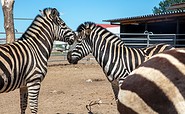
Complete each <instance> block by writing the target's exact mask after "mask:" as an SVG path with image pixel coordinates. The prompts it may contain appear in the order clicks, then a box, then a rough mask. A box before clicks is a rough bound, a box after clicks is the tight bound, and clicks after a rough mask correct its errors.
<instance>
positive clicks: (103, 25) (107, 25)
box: [96, 24, 120, 28]
mask: <svg viewBox="0 0 185 114" xmlns="http://www.w3.org/2000/svg"><path fill="white" fill-rule="evenodd" d="M96 25H98V26H101V27H103V28H112V27H119V26H120V25H110V24H96Z"/></svg>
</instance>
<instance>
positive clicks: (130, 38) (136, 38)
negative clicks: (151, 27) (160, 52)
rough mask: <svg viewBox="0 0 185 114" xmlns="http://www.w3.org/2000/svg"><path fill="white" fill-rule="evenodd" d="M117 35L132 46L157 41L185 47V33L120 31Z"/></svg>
mask: <svg viewBox="0 0 185 114" xmlns="http://www.w3.org/2000/svg"><path fill="white" fill-rule="evenodd" d="M117 35H118V36H119V37H120V38H121V39H122V40H123V41H124V43H125V45H126V46H130V47H146V46H150V45H153V44H156V43H167V44H171V45H172V46H174V47H185V34H153V33H120V34H117Z"/></svg>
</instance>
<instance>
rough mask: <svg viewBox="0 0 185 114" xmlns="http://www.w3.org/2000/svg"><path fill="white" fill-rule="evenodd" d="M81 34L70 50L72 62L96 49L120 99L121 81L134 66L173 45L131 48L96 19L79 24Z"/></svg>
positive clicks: (97, 58)
mask: <svg viewBox="0 0 185 114" xmlns="http://www.w3.org/2000/svg"><path fill="white" fill-rule="evenodd" d="M77 34H78V37H79V38H78V39H77V40H76V41H75V43H74V45H73V46H72V47H71V49H70V50H69V52H68V54H67V59H68V61H69V63H77V62H78V61H79V60H80V59H82V58H83V57H85V56H86V55H88V54H89V53H92V54H93V56H94V57H95V59H96V60H97V62H98V63H99V65H100V66H101V67H102V69H103V71H104V73H105V75H106V76H107V79H108V80H109V82H111V85H112V89H113V92H114V95H115V98H116V99H117V94H118V90H119V85H121V83H123V80H124V79H125V78H126V77H127V75H128V74H129V73H130V72H131V71H132V70H133V69H135V68H136V67H137V66H138V65H140V64H141V63H142V62H144V61H146V60H147V59H148V58H150V57H151V56H153V55H154V54H156V53H159V52H162V51H164V50H168V49H171V48H173V47H172V46H171V45H168V44H157V45H152V46H150V47H147V48H141V49H140V48H130V47H127V46H125V45H124V42H123V41H122V40H121V39H120V38H119V37H118V36H117V35H115V34H113V33H111V32H110V31H108V30H107V29H104V28H102V27H101V26H98V25H96V24H95V23H92V22H85V23H84V24H81V25H79V27H78V28H77Z"/></svg>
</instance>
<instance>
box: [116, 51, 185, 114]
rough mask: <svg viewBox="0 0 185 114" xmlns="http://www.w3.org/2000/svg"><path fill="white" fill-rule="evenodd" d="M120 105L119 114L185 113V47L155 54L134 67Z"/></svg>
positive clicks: (121, 94) (121, 93)
mask: <svg viewBox="0 0 185 114" xmlns="http://www.w3.org/2000/svg"><path fill="white" fill-rule="evenodd" d="M117 105H118V111H119V113H120V114H185V49H173V50H169V51H165V52H164V53H160V54H156V55H154V56H153V57H151V58H150V59H149V60H148V61H146V62H144V63H142V64H141V65H140V66H139V67H138V68H136V69H135V70H133V72H131V73H130V75H129V76H128V78H126V79H125V81H124V83H123V84H122V85H121V88H120V91H119V94H118V104H117Z"/></svg>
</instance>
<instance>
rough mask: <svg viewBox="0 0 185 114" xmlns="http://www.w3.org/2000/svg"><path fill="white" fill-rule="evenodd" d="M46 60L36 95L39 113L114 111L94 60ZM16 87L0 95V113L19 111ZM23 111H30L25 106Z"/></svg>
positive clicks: (106, 84)
mask: <svg viewBox="0 0 185 114" xmlns="http://www.w3.org/2000/svg"><path fill="white" fill-rule="evenodd" d="M92 61H93V60H90V61H88V62H82V63H79V64H77V65H69V64H68V63H67V62H66V61H60V62H59V61H58V62H50V63H49V67H48V73H47V76H46V78H45V79H44V81H43V82H42V87H41V91H40V96H39V110H38V113H39V114H88V110H87V109H86V105H89V104H90V103H91V102H92V103H94V102H99V103H100V104H99V105H98V104H96V105H93V106H91V111H92V112H93V114H117V110H116V103H115V101H114V99H113V98H114V96H113V92H112V89H111V85H110V83H109V82H108V80H107V79H106V77H105V75H104V74H103V71H102V70H101V68H100V66H99V65H98V64H97V63H96V62H92ZM19 105H20V103H19V90H18V89H17V90H15V91H12V92H9V93H2V94H0V114H20V106H19ZM26 112H27V114H30V110H29V107H28V108H27V111H26Z"/></svg>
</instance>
